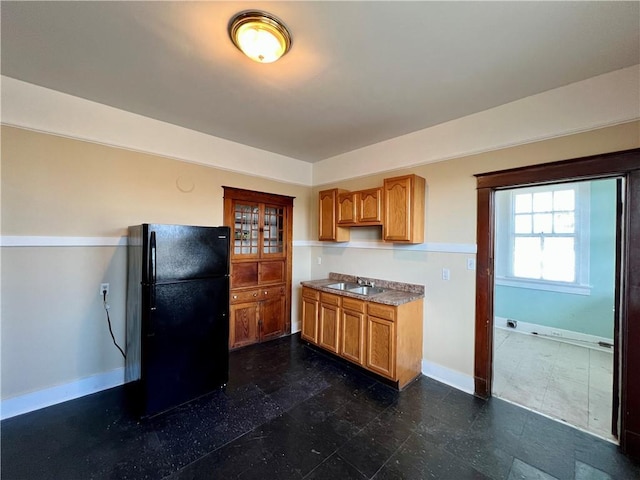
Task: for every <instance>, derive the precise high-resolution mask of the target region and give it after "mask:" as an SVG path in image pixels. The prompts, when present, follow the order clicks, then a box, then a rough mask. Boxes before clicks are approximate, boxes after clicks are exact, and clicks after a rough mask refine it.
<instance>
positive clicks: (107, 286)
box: [98, 283, 109, 297]
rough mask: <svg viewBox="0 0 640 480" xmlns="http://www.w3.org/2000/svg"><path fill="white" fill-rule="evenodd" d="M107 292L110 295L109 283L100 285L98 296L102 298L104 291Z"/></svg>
mask: <svg viewBox="0 0 640 480" xmlns="http://www.w3.org/2000/svg"><path fill="white" fill-rule="evenodd" d="M105 290H106V292H107V295H109V284H108V283H101V284H100V291H99V292H98V294H99V295H100V296H101V297H102V295H104V293H103V292H104V291H105Z"/></svg>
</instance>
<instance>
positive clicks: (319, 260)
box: [318, 257, 322, 265]
mask: <svg viewBox="0 0 640 480" xmlns="http://www.w3.org/2000/svg"><path fill="white" fill-rule="evenodd" d="M318 265H322V257H318Z"/></svg>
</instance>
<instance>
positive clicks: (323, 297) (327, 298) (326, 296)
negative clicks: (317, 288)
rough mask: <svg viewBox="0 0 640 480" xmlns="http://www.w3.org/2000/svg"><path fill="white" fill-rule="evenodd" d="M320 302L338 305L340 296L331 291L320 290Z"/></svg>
mask: <svg viewBox="0 0 640 480" xmlns="http://www.w3.org/2000/svg"><path fill="white" fill-rule="evenodd" d="M320 302H321V303H324V304H327V305H340V297H339V296H338V295H332V294H331V293H325V292H322V293H321V294H320Z"/></svg>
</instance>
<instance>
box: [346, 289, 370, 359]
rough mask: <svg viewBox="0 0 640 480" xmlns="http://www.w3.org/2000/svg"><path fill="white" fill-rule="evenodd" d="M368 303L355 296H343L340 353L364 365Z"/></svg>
mask: <svg viewBox="0 0 640 480" xmlns="http://www.w3.org/2000/svg"><path fill="white" fill-rule="evenodd" d="M365 312H366V304H365V302H363V301H362V300H358V299H355V298H349V297H343V298H342V318H341V323H340V355H341V356H343V357H344V358H346V359H347V360H350V361H352V362H353V363H357V364H358V365H364V361H365V351H364V348H365V340H366V339H365V329H366V326H367V323H366V314H365Z"/></svg>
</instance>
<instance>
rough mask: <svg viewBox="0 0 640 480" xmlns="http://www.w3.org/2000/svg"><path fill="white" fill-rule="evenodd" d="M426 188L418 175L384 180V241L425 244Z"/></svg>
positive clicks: (424, 182)
mask: <svg viewBox="0 0 640 480" xmlns="http://www.w3.org/2000/svg"><path fill="white" fill-rule="evenodd" d="M425 185H426V181H425V179H424V178H422V177H419V176H417V175H404V176H402V177H394V178H385V179H384V187H383V190H384V195H383V197H384V226H383V239H384V241H386V242H398V243H422V242H424V200H425Z"/></svg>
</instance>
